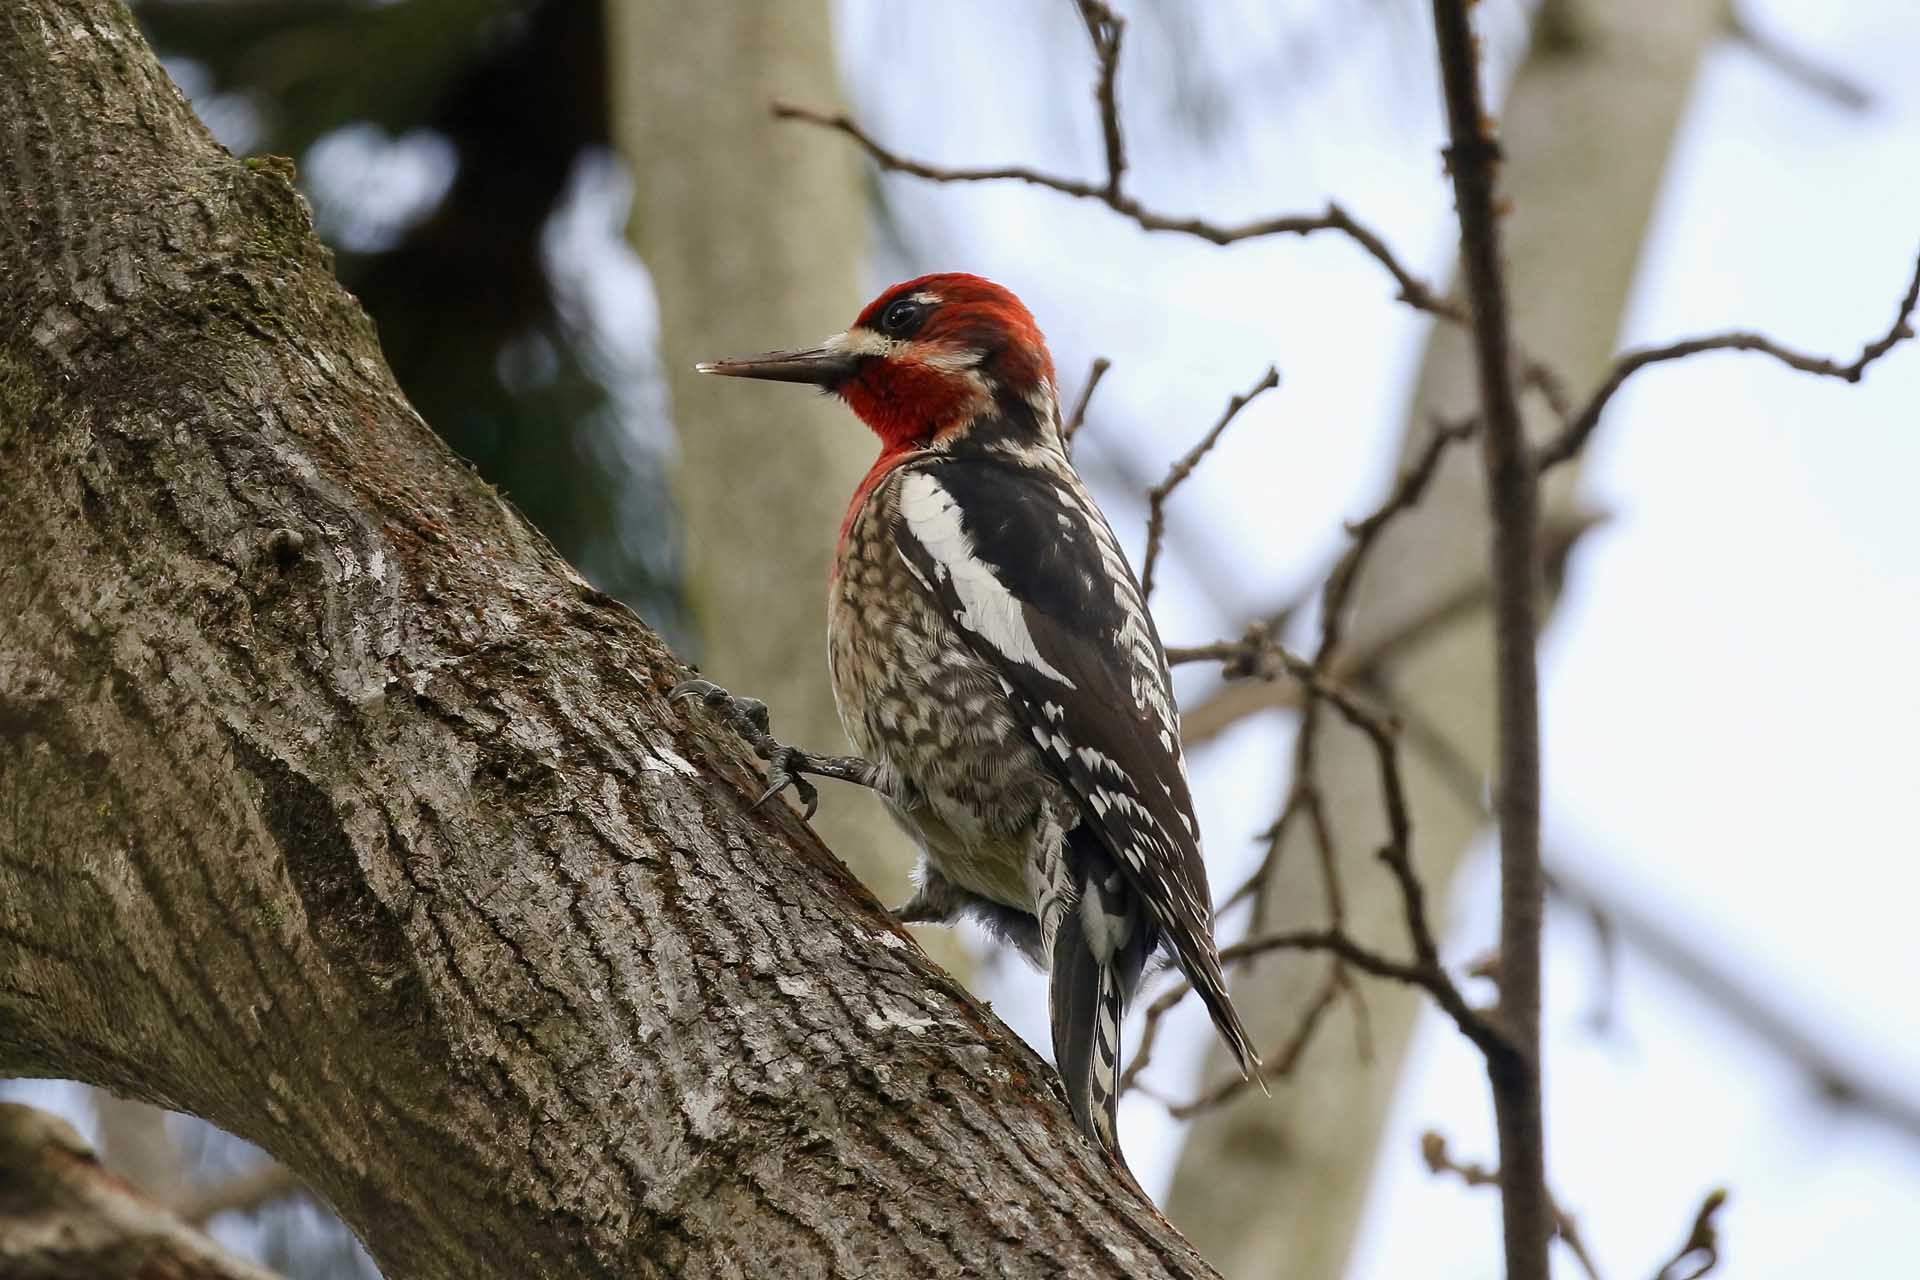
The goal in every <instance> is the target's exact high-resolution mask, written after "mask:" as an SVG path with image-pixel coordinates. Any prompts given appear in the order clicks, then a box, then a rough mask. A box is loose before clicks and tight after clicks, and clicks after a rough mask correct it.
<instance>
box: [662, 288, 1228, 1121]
mask: <svg viewBox="0 0 1920 1280" xmlns="http://www.w3.org/2000/svg"><path fill="white" fill-rule="evenodd" d="M700 369H701V371H702V372H705V373H715V374H725V375H729V376H732V377H742V378H770V379H776V380H780V381H786V382H803V383H811V384H813V385H816V386H819V387H822V388H824V389H826V390H827V391H830V392H832V393H833V394H835V395H837V396H839V397H840V398H841V399H842V400H844V401H845V402H846V403H847V405H848V406H849V407H850V408H851V409H852V410H853V411H854V413H855V414H857V415H858V416H859V417H860V419H861V420H862V421H863V422H865V423H866V424H867V426H869V427H871V428H872V429H873V431H874V433H875V434H876V435H878V436H879V437H880V445H881V447H880V457H879V459H878V460H877V461H876V462H875V463H874V465H873V468H872V469H871V470H870V471H868V472H867V475H866V478H865V479H864V480H862V481H861V482H860V486H859V488H858V489H857V490H856V491H855V492H854V495H853V501H852V503H851V505H849V507H848V508H847V514H846V519H845V520H844V521H843V522H842V524H841V528H840V546H839V553H838V556H837V558H836V563H835V567H834V574H833V581H832V585H831V588H830V590H829V593H828V613H827V627H828V633H827V634H828V642H827V652H828V661H829V664H830V666H831V670H832V674H833V687H834V694H835V696H836V698H837V700H838V703H839V708H840V719H841V722H842V723H843V724H844V725H845V726H846V731H847V736H848V737H849V738H850V739H851V740H852V741H853V744H854V747H855V749H856V750H857V751H858V752H859V753H860V754H859V757H858V758H852V757H821V756H811V755H808V754H806V753H804V752H800V751H797V750H795V749H793V748H790V747H786V746H783V745H781V744H779V743H778V742H776V741H774V740H773V739H772V737H771V735H770V733H769V732H768V729H767V720H766V712H765V708H764V707H763V706H761V705H760V704H758V703H754V702H752V701H751V700H748V699H736V698H733V697H732V696H731V695H730V694H728V693H726V691H724V690H722V689H719V688H717V687H715V686H713V685H711V684H707V683H705V682H689V684H687V685H683V686H681V689H680V690H678V691H676V692H679V693H682V694H699V695H701V696H703V697H705V698H706V700H707V701H708V702H709V703H710V704H711V705H713V706H715V707H724V708H727V709H729V710H730V711H731V713H732V715H733V719H734V722H735V723H736V724H737V725H738V726H739V727H740V728H741V729H742V731H743V732H744V733H746V734H747V735H748V736H749V737H750V738H752V739H754V741H755V745H756V746H758V747H759V748H760V749H761V751H762V754H763V755H766V756H767V757H768V758H769V759H770V760H771V761H772V763H773V766H774V769H773V789H776V790H777V789H779V788H780V787H783V786H786V785H789V784H792V783H797V784H798V785H799V786H800V788H801V790H802V793H803V794H804V795H805V796H806V797H807V798H808V801H809V804H811V801H812V792H811V788H810V787H809V786H807V785H806V784H805V782H804V780H803V779H802V778H801V775H804V774H808V773H812V774H817V775H823V776H829V777H836V778H841V779H843V780H846V781H853V782H859V783H862V784H864V785H867V786H871V787H873V788H874V789H876V790H877V791H879V792H880V794H881V796H882V797H883V798H884V799H885V801H886V804H887V807H888V808H889V809H890V810H892V812H893V815H894V817H895V818H896V819H898V821H899V823H900V825H901V826H902V827H903V828H905V829H906V831H907V833H908V834H909V835H910V836H911V837H912V838H913V839H914V841H915V842H916V843H917V844H918V845H919V846H920V849H921V854H922V857H921V862H920V868H919V873H918V885H919V888H918V891H917V892H916V893H915V894H914V896H913V898H912V900H911V901H909V902H908V903H907V904H906V905H905V906H903V907H901V908H900V909H899V911H898V912H897V914H898V916H899V917H900V919H901V920H903V921H908V922H927V921H947V922H951V921H953V920H956V919H958V918H959V917H960V916H961V915H963V914H970V915H973V916H976V917H978V918H980V919H981V920H983V921H984V922H985V923H986V924H988V925H989V926H990V927H992V928H994V929H995V930H997V931H998V932H999V933H1000V934H1002V935H1003V936H1005V937H1006V938H1008V939H1009V940H1011V941H1012V942H1013V943H1015V944H1016V945H1017V946H1019V947H1020V948H1021V949H1022V950H1023V951H1024V952H1025V953H1026V954H1027V955H1028V956H1029V957H1030V958H1031V959H1032V960H1033V961H1034V962H1035V963H1036V964H1038V965H1039V966H1040V967H1041V968H1043V969H1044V970H1045V971H1046V972H1047V974H1048V975H1049V1003H1050V1006H1051V1010H1052V1022H1053V1050H1054V1059H1055V1062H1056V1063H1057V1064H1058V1066H1059V1069H1060V1074H1061V1077H1062V1079H1063V1080H1064V1081H1065V1083H1066V1089H1067V1097H1068V1099H1069V1101H1070V1103H1071V1105H1072V1108H1073V1114H1074V1118H1075V1120H1076V1121H1077V1122H1078V1123H1079V1126H1080V1128H1081V1129H1082V1130H1083V1131H1084V1132H1085V1133H1087V1134H1088V1135H1089V1136H1090V1137H1092V1138H1093V1139H1094V1140H1095V1141H1097V1142H1099V1143H1100V1144H1101V1145H1103V1146H1104V1147H1106V1148H1107V1149H1108V1150H1111V1151H1114V1152H1115V1153H1116V1154H1117V1152H1118V1143H1117V1141H1116V1138H1115V1133H1114V1109H1115V1104H1116V1103H1117V1101H1118V1098H1117V1096H1116V1084H1117V1080H1118V1077H1119V1065H1120V1025H1121V1019H1122V1017H1123V1016H1124V1015H1125V1012H1126V1009H1127V1006H1128V1004H1129V1002H1130V1001H1131V1000H1132V998H1133V995H1134V992H1135V990H1136V988H1137V987H1138V986H1139V983H1140V976H1141V971H1142V969H1143V967H1144V966H1145V964H1146V962H1147V960H1148V958H1149V957H1150V956H1152V954H1153V953H1154V952H1155V951H1156V950H1157V949H1160V948H1164V949H1166V950H1167V951H1168V952H1170V953H1171V955H1172V957H1173V959H1174V960H1175V962H1177V963H1178V964H1179V966H1180V968H1181V970H1182V971H1183V972H1184V973H1185V974H1186V976H1187V978H1188V979H1189V980H1190V981H1191V982H1192V983H1193V986H1194V989H1195V990H1196V991H1198V992H1199V993H1200V997H1201V999H1202V1000H1204V1001H1205V1002H1206V1006H1207V1009H1208V1012H1210V1013H1211V1014H1212V1016H1213V1021H1214V1025H1215V1026H1216V1027H1218V1028H1219V1030H1220V1034H1221V1036H1222V1037H1223V1038H1224V1039H1225V1040H1226V1042H1227V1044H1228V1045H1229V1046H1230V1047H1231V1048H1232V1050H1233V1052H1234V1054H1235V1056H1236V1057H1237V1058H1238V1059H1239V1062H1240V1066H1241V1068H1242V1070H1243V1071H1247V1072H1249V1073H1251V1072H1255V1071H1257V1070H1258V1067H1259V1059H1258V1057H1257V1056H1256V1054H1255V1051H1254V1047H1253V1044H1252V1041H1251V1040H1250V1039H1249V1038H1248V1035H1247V1031H1246V1028H1245V1027H1244V1026H1243V1025H1242V1024H1241V1021H1240V1017H1239V1015H1238V1013H1237V1012H1236V1011H1235V1010H1234V1007H1233V1003H1232V1001H1231V1000H1230V999H1229V998H1228V995H1227V988H1226V981H1225V979H1224V978H1223V976H1222V975H1221V971H1220V958H1219V953H1218V951H1217V950H1216V949H1215V946H1214V941H1213V931H1212V904H1211V901H1210V899H1209V896H1208V890H1207V873H1206V867H1205V865H1204V864H1203V863H1202V861H1201V857H1200V829H1199V825H1198V824H1197V823H1196V822H1195V820H1194V814H1193V800H1192V797H1191V796H1190V795H1189V793H1188V787H1187V775H1186V765H1185V762H1184V760H1183V758H1182V755H1181V749H1180V725H1179V719H1178V716H1177V714H1176V712H1175V709H1174V703H1173V693H1172V685H1171V680H1170V678H1169V676H1168V673H1167V660H1166V654H1165V652H1164V651H1163V650H1162V648H1161V645H1160V638H1159V635H1158V633H1157V632H1156V630H1155V628H1154V625H1153V618H1152V615H1151V614H1149V613H1148V612H1147V607H1146V602H1145V601H1144V600H1143V599H1142V597H1141V594H1140V587H1139V584H1138V583H1137V582H1136V581H1135V579H1134V576H1133V572H1132V570H1131V569H1130V568H1129V567H1128V565H1127V561H1126V557H1125V555H1124V554H1123V553H1122V552H1121V549H1120V543H1119V540H1118V539H1117V538H1115V537H1114V534H1113V530H1112V529H1111V528H1109V527H1108V525H1107V522H1106V520H1105V518H1104V517H1102V515H1101V514H1100V510H1099V508H1098V507H1096V506H1095V505H1094V502H1093V498H1092V497H1091V496H1090V495H1089V494H1088V492H1087V489H1086V487H1085V486H1084V485H1083V484H1081V482H1080V477H1079V476H1078V475H1077V474H1076V473H1075V472H1074V469H1073V465H1072V463H1071V462H1069V461H1068V458H1067V452H1066V448H1065V444H1064V441H1063V439H1062V436H1061V419H1060V405H1059V399H1058V396H1057V394H1056V392H1055V388H1054V381H1053V361H1052V358H1051V357H1050V356H1049V355H1048V354H1047V348H1046V344H1045V342H1044V341H1043V339H1042V338H1041V336H1040V330H1039V329H1038V328H1037V327H1036V326H1035V324H1034V320H1033V316H1032V315H1031V314H1030V313H1029V312H1028V311H1027V309H1026V307H1024V306H1023V305H1021V303H1020V300H1019V299H1018V298H1015V297H1014V296H1013V295H1012V294H1011V293H1009V292H1008V291H1007V290H1005V289H1003V288H1001V287H1000V286H999V285H996V284H994V283H992V282H991V281H988V280H983V279H981V278H980V277H978V276H971V275H957V274H948V275H931V276H923V277H921V278H920V279H917V280H909V281H907V282H906V283H905V284H900V285H896V286H894V287H893V288H891V289H889V290H887V291H886V292H885V293H884V294H882V295H881V296H880V297H879V298H877V299H876V300H875V301H874V302H873V303H871V304H870V305H869V306H868V307H867V308H866V309H865V310H864V311H862V312H861V313H860V317H859V319H858V320H856V321H855V322H854V324H853V327H852V328H850V329H848V330H847V331H846V332H845V333H842V334H839V335H838V336H836V337H833V338H830V339H828V340H827V341H826V342H824V343H822V344H821V345H820V346H818V347H814V348H811V349H809V350H800V351H780V352H773V353H770V354H768V355H764V356H757V357H754V358H751V359H744V360H720V361H715V362H713V363H710V364H703V365H701V366H700Z"/></svg>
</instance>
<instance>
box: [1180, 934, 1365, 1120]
mask: <svg viewBox="0 0 1920 1280" xmlns="http://www.w3.org/2000/svg"><path fill="white" fill-rule="evenodd" d="M1345 983H1346V970H1345V969H1342V968H1341V967H1340V966H1338V965H1335V966H1334V967H1333V968H1332V969H1330V970H1328V972H1327V980H1326V982H1324V983H1323V984H1321V987H1320V993H1319V994H1318V995H1316V996H1315V997H1314V998H1313V1000H1312V1001H1311V1002H1310V1003H1309V1004H1308V1005H1307V1007H1306V1010H1305V1011H1304V1012H1303V1013H1302V1014H1301V1015H1300V1021H1299V1024H1298V1025H1296V1026H1295V1027H1294V1029H1293V1034H1291V1035H1289V1036H1288V1037H1287V1040H1286V1043H1285V1044H1283V1045H1281V1046H1280V1047H1279V1048H1277V1049H1275V1050H1273V1051H1272V1052H1270V1053H1264V1054H1262V1055H1261V1056H1260V1063H1261V1065H1260V1079H1261V1080H1262V1081H1270V1080H1284V1079H1286V1078H1287V1077H1288V1076H1290V1075H1292V1074H1293V1070H1294V1068H1295V1067H1297V1066H1299V1065H1300V1059H1301V1058H1302V1057H1304V1056H1305V1055H1306V1050H1307V1046H1308V1045H1309V1044H1310V1043H1312V1041H1313V1033H1314V1032H1315V1031H1316V1030H1318V1029H1319V1026H1320V1020H1321V1019H1322V1018H1324V1017H1326V1015H1327V1011H1328V1010H1330V1009H1332V1008H1333V1002H1334V1001H1335V1000H1337V999H1339V998H1340V994H1341V988H1342V987H1343V986H1344V985H1345ZM1252 1083H1253V1082H1252V1080H1250V1079H1249V1078H1248V1077H1246V1076H1241V1075H1229V1076H1227V1077H1226V1078H1225V1079H1223V1080H1221V1082H1220V1083H1219V1084H1217V1085H1215V1086H1213V1088H1211V1089H1208V1090H1207V1091H1206V1092H1204V1093H1202V1094H1200V1095H1199V1096H1197V1097H1195V1098H1194V1099H1192V1100H1191V1101H1189V1102H1175V1103H1170V1104H1168V1106H1167V1114H1168V1115H1170V1116H1172V1117H1173V1118H1174V1119H1175V1120H1190V1119H1192V1118H1193V1117H1194V1116H1197V1115H1199V1114H1200V1113H1201V1112H1202V1111H1210V1110H1212V1109H1213V1108H1214V1107H1217V1106H1219V1105H1220V1104H1221V1103H1223V1102H1226V1101H1227V1100H1228V1099H1230V1098H1232V1097H1234V1096H1235V1095H1237V1094H1238V1093H1240V1092H1241V1091H1242V1090H1244V1089H1246V1088H1247V1087H1249V1086H1250V1085H1251V1084H1252Z"/></svg>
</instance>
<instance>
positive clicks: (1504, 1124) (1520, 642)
mask: <svg viewBox="0 0 1920 1280" xmlns="http://www.w3.org/2000/svg"><path fill="white" fill-rule="evenodd" d="M1433 21H1434V30H1435V35H1436V39H1437V43H1438V45H1439V52H1440V78H1441V82H1442V84H1443V86H1444V88H1445V94H1446V104H1447V127H1448V133H1449V135H1450V140H1449V144H1448V146H1447V150H1446V156H1447V167H1448V170H1449V171H1450V173H1451V174H1452V177H1453V192H1454V201H1455V204H1456V207H1457V213H1458V215H1459V221H1460V244H1461V262H1462V268H1463V273H1464V275H1465V277H1466V281H1467V296H1468V297H1469V298H1470V299H1471V300H1472V303H1471V309H1472V313H1473V346H1474V356H1475V363H1476V365H1477V366H1478V369H1479V375H1480V411H1481V415H1482V418H1483V419H1484V423H1485V435H1484V441H1485V445H1486V455H1485V456H1486V471H1487V498H1488V503H1489V506H1490V508H1491V510H1492V514H1493V567H1492V572H1491V578H1492V582H1493V623H1494V644H1495V655H1494V661H1495V668H1496V676H1495V684H1496V687H1497V689H1498V706H1499V730H1500V732H1499V764H1500V768H1499V786H1500V790H1499V802H1498V809H1499V818H1500V1004H1499V1010H1498V1013H1499V1021H1500V1024H1501V1027H1502V1030H1503V1031H1504V1032H1505V1039H1506V1041H1507V1044H1508V1048H1507V1050H1506V1051H1505V1052H1493V1053H1489V1054H1488V1056H1487V1073H1488V1076H1489V1077H1490V1079H1491V1081H1492V1084H1493V1095H1494V1111H1495V1117H1496V1121H1497V1125H1498V1129H1499V1133H1500V1201H1501V1206H1502V1214H1503V1218H1504V1224H1505V1236H1506V1266H1507V1276H1508V1280H1546V1276H1547V1242H1548V1238H1549V1236H1550V1235H1551V1233H1552V1229H1553V1206H1552V1202H1551V1198H1550V1197H1549V1196H1548V1194H1547V1184H1546V1130H1545V1126H1544V1125H1543V1123H1542V1120H1541V1099H1540V930H1541V925H1542V921H1543V917H1544V914H1545V906H1544V901H1543V885H1544V882H1543V878H1542V875H1541V868H1540V706H1539V696H1540V695H1539V674H1538V672H1537V670H1536V669H1535V664H1534V632H1535V620H1534V609H1535V592H1534V572H1535V566H1536V561H1535V555H1534V538H1535V534H1536V525H1537V523H1538V515H1537V511H1536V504H1537V501H1538V496H1539V495H1538V493H1537V491H1536V488H1535V470H1534V466H1533V460H1532V458H1531V457H1530V456H1529V455H1528V452H1527V443H1526V436H1525V434H1524V427H1523V424H1522V421H1521V417H1520V405H1519V397H1518V394H1517V392H1516V390H1515V386H1514V376H1513V375H1514V355H1513V343H1512V339H1511V336H1510V334H1509V332H1508V320H1509V317H1508V314H1507V295H1506V284H1505V281H1504V280H1503V279H1502V276H1501V258H1500V228H1499V220H1498V218H1499V215H1498V213H1497V212H1496V208H1495V199H1494V187H1495V168H1496V164H1497V161H1498V158H1499V154H1500V147H1499V144H1498V143H1497V142H1496V141H1495V140H1494V139H1493V137H1492V136H1491V133H1490V129H1491V125H1490V122H1489V121H1488V119H1487V115H1486V111H1485V108H1484V106H1483V105H1482V103H1481V99H1480V67H1479V60H1478V57H1477V56H1476V47H1475V43H1474V35H1473V31H1472V29H1471V26H1470V25H1469V23H1468V21H1467V5H1466V0H1434V4H1433Z"/></svg>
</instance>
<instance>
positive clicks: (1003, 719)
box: [829, 581, 1059, 912]
mask: <svg viewBox="0 0 1920 1280" xmlns="http://www.w3.org/2000/svg"><path fill="white" fill-rule="evenodd" d="M862 585H863V584H862V583H861V582H857V581H856V582H853V583H847V582H845V581H842V582H839V583H836V591H835V595H834V598H833V600H832V602H831V604H832V608H833V609H834V610H835V611H836V612H835V615H834V625H833V627H832V628H831V636H830V643H829V655H830V663H831V667H832V672H833V685H834V697H835V699H836V701H837V703H838V705H839V709H840V719H841V723H842V724H843V725H844V726H845V728H846V731H847V737H848V738H849V739H850V740H851V741H852V743H853V745H854V749H855V750H856V751H858V752H859V753H860V754H861V755H863V756H866V757H867V758H868V759H870V760H875V761H879V762H881V763H884V764H886V765H888V766H890V768H891V769H892V771H893V772H894V773H895V774H896V775H897V776H898V779H899V781H900V782H901V783H903V784H904V785H902V786H898V787H896V788H894V794H893V795H891V796H890V797H889V802H888V807H889V809H891V810H892V811H893V814H894V817H895V819H896V820H898V821H899V823H900V825H901V826H902V827H903V828H905V829H906V831H907V833H908V834H909V835H910V836H911V837H913V839H914V840H915V841H916V842H917V843H918V844H919V845H920V846H921V848H922V850H923V851H924V852H925V854H926V856H927V858H928V860H929V861H931V862H932V863H933V865H934V866H935V868H936V869H937V870H939V871H940V873H941V874H942V875H944V876H946V877H947V878H948V879H949V880H951V881H953V882H954V883H955V884H957V885H959V886H960V887H962V888H964V889H967V890H970V891H972V892H974V893H977V894H979V895H981V896H982V897H985V898H989V899H992V900H993V901H995V902H999V903H1002V904H1004V905H1006V906H1010V907H1014V908H1016V909H1018V910H1021V911H1027V912H1031V911H1032V910H1033V903H1032V901H1031V894H1030V890H1029V888H1028V884H1027V869H1026V862H1027V858H1028V856H1029V854H1028V844H1029V840H1030V837H1031V833H1032V829H1033V826H1034V824H1035V823H1036V821H1038V819H1039V817H1040V814H1041V812H1042V810H1043V807H1044V805H1045V804H1046V803H1047V802H1048V800H1049V798H1050V797H1052V796H1054V795H1055V794H1056V793H1057V792H1058V791H1059V784H1058V783H1057V782H1055V781H1054V780H1053V778H1052V776H1051V775H1050V774H1049V773H1048V772H1047V771H1046V767H1045V764H1044V762H1043V761H1042V759H1041V756H1040V753H1039V752H1038V751H1037V750H1036V749H1035V748H1034V746H1033V743H1032V740H1031V738H1030V737H1029V736H1028V735H1027V731H1026V730H1025V729H1024V728H1023V727H1022V725H1021V723H1020V721H1019V720H1018V719H1017V718H1016V716H1015V715H1014V712H1013V708H1012V705H1011V704H1010V703H1009V701H1008V699H1007V695H1006V691H1005V689H1004V687H1003V686H1002V684H1001V682H1000V677H999V676H998V675H997V674H996V673H995V672H994V671H993V670H992V669H991V668H990V667H988V666H987V665H986V664H985V663H983V662H981V661H980V660H979V659H978V658H976V657H974V656H973V654H972V652H971V651H970V650H969V649H967V648H966V647H965V645H964V644H963V643H962V642H961V640H960V637H959V636H958V635H957V634H956V633H955V632H954V631H953V630H952V629H951V628H949V627H948V626H947V625H946V624H945V622H944V620H943V619H941V618H940V617H939V615H938V614H937V613H936V612H935V611H934V610H933V609H932V608H930V607H929V606H928V605H927V604H926V603H925V602H924V601H923V600H921V599H919V598H918V597H916V596H914V595H913V594H912V593H910V592H884V593H881V592H873V591H870V590H867V591H863V590H861V587H862ZM849 588H851V589H849Z"/></svg>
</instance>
